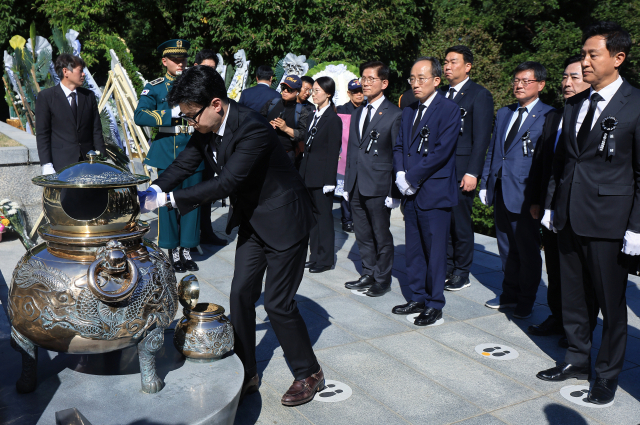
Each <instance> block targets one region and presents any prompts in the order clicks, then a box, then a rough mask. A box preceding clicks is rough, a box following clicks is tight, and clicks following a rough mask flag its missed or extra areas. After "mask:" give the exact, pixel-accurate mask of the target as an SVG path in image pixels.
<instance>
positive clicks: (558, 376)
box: [536, 363, 591, 381]
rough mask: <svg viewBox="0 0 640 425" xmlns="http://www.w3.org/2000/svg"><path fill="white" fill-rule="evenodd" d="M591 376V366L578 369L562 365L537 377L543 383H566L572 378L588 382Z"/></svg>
mask: <svg viewBox="0 0 640 425" xmlns="http://www.w3.org/2000/svg"><path fill="white" fill-rule="evenodd" d="M590 374H591V368H590V367H589V366H584V367H578V366H574V365H570V364H569V363H562V364H561V365H559V366H556V367H552V368H551V369H547V370H543V371H541V372H538V374H537V375H536V377H537V378H538V379H542V380H543V381H566V380H567V379H571V378H576V379H582V380H587V379H589V375H590Z"/></svg>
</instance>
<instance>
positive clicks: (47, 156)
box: [36, 85, 106, 172]
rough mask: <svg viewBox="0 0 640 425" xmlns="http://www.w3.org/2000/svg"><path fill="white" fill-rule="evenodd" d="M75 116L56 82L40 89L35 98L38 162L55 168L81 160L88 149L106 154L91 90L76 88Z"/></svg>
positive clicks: (98, 116) (95, 103)
mask: <svg viewBox="0 0 640 425" xmlns="http://www.w3.org/2000/svg"><path fill="white" fill-rule="evenodd" d="M76 92H77V96H76V102H77V104H78V118H77V120H76V119H75V118H74V117H73V112H71V106H70V105H69V100H68V99H67V97H66V96H65V95H64V92H63V91H62V88H61V87H60V85H57V86H55V87H51V88H48V89H45V90H42V91H41V92H40V93H39V94H38V97H37V99H36V117H38V119H37V120H36V142H37V145H38V155H39V157H40V163H41V164H48V163H53V168H55V170H56V171H58V172H59V171H60V170H62V169H63V168H64V167H66V166H67V165H71V164H75V163H76V162H78V161H79V160H80V161H83V160H85V159H86V158H85V155H86V154H87V152H89V151H91V150H95V151H100V152H101V153H102V154H106V151H105V146H104V139H103V138H102V124H101V123H100V114H99V113H98V103H97V102H96V97H95V95H94V94H93V92H92V91H91V90H87V89H83V88H82V87H78V88H77V89H76Z"/></svg>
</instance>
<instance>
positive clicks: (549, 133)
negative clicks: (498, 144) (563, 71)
mask: <svg viewBox="0 0 640 425" xmlns="http://www.w3.org/2000/svg"><path fill="white" fill-rule="evenodd" d="M563 111H564V108H563V109H554V110H553V111H551V112H549V113H548V114H547V118H546V119H545V121H544V126H543V127H542V136H540V140H539V141H538V145H537V146H536V149H535V151H534V153H533V160H532V161H531V172H530V173H529V183H528V185H529V186H530V189H528V190H529V192H530V193H531V203H532V204H536V205H541V206H544V205H545V202H546V198H547V189H548V187H549V180H550V179H551V176H552V174H553V154H554V150H555V144H556V137H557V135H558V126H559V125H560V120H561V119H562V113H563ZM558 142H559V141H558Z"/></svg>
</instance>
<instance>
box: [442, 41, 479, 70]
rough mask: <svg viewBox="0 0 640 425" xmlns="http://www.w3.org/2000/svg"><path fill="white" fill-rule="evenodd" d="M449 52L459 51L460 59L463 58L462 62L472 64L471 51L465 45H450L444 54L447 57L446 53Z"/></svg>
mask: <svg viewBox="0 0 640 425" xmlns="http://www.w3.org/2000/svg"><path fill="white" fill-rule="evenodd" d="M451 52H453V53H460V54H461V55H462V60H464V63H470V64H471V65H473V53H471V49H470V48H468V47H467V46H462V45H458V46H451V47H449V48H448V49H447V50H445V52H444V56H445V57H447V55H448V54H449V53H451Z"/></svg>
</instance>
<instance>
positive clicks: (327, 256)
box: [309, 188, 336, 266]
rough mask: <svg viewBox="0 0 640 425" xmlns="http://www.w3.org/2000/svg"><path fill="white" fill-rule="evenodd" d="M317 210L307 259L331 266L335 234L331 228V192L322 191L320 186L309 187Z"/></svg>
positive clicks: (320, 264) (317, 263)
mask: <svg viewBox="0 0 640 425" xmlns="http://www.w3.org/2000/svg"><path fill="white" fill-rule="evenodd" d="M309 193H310V194H311V198H312V199H313V203H314V204H315V206H316V210H317V212H316V213H314V217H315V218H316V225H315V226H313V228H312V229H311V235H310V238H309V242H310V245H311V246H310V248H309V249H310V253H309V261H311V262H314V263H316V266H333V253H334V250H335V244H336V234H335V232H334V230H333V192H329V193H326V194H325V193H322V188H314V189H309Z"/></svg>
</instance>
